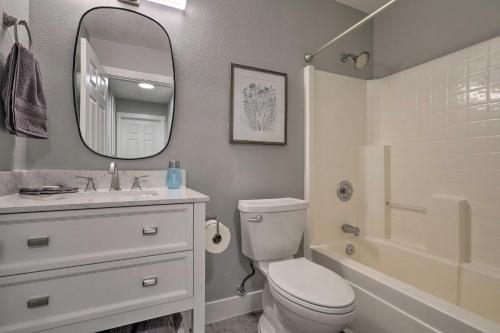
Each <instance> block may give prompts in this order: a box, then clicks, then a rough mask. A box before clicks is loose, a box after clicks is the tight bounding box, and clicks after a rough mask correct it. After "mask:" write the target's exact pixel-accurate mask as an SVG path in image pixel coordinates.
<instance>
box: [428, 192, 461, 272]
mask: <svg viewBox="0 0 500 333" xmlns="http://www.w3.org/2000/svg"><path fill="white" fill-rule="evenodd" d="M427 207H428V212H427V221H426V225H427V229H426V231H427V232H426V238H425V240H426V246H425V248H426V250H427V252H428V253H431V254H434V255H436V256H439V257H441V258H445V259H448V260H451V261H453V262H456V263H463V262H469V261H470V224H469V222H470V207H469V203H468V202H467V200H464V199H462V198H455V197H450V196H442V195H433V196H431V198H430V199H429V203H428V205H427Z"/></svg>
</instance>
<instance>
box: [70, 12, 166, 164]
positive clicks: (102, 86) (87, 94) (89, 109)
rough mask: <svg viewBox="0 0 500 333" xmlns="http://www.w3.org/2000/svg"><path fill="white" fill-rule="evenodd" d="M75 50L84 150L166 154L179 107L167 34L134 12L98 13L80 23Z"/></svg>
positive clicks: (128, 154)
mask: <svg viewBox="0 0 500 333" xmlns="http://www.w3.org/2000/svg"><path fill="white" fill-rule="evenodd" d="M75 44H76V48H75V59H74V96H75V108H76V115H77V121H78V127H79V129H80V136H81V138H82V140H83V142H84V143H85V145H86V146H87V147H88V148H89V149H91V150H92V151H94V152H96V153H98V154H100V155H104V156H109V157H113V158H122V159H136V158H144V157H149V156H154V155H156V154H158V153H160V152H161V151H162V150H163V149H165V147H166V145H167V144H168V141H169V139H170V133H171V130H172V122H173V116H174V106H175V90H174V89H175V82H174V67H173V59H172V50H171V46H170V40H169V37H168V35H167V33H166V31H165V30H164V29H163V28H162V27H161V26H160V25H159V24H158V23H157V22H155V21H154V20H152V19H150V18H148V17H146V16H143V15H142V14H139V13H136V12H133V11H129V10H125V9H120V8H108V7H106V8H94V9H92V10H90V11H88V12H87V13H86V14H85V15H84V16H83V17H82V19H81V21H80V26H79V29H78V35H77V41H76V43H75Z"/></svg>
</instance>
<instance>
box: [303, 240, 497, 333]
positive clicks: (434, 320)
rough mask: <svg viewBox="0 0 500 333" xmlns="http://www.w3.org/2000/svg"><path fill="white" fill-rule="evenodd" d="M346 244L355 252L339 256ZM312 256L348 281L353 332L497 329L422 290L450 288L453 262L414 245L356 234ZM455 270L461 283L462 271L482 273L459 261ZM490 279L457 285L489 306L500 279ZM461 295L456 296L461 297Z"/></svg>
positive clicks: (484, 332)
mask: <svg viewBox="0 0 500 333" xmlns="http://www.w3.org/2000/svg"><path fill="white" fill-rule="evenodd" d="M348 243H351V244H353V245H354V246H355V248H356V253H355V254H354V255H353V256H352V257H347V256H346V255H345V246H346V245H347V244H348ZM312 258H313V260H314V261H315V262H317V263H319V264H321V265H323V266H325V267H327V268H330V269H331V270H333V271H335V272H337V273H338V274H340V275H341V276H342V277H344V278H345V279H347V280H348V281H349V282H350V283H351V284H352V286H353V288H354V290H355V293H356V302H357V304H358V312H357V313H356V319H355V320H354V322H353V324H352V327H351V329H352V330H353V331H354V332H359V333H365V332H366V333H368V332H370V333H371V332H384V333H400V332H409V333H422V332H426V333H427V332H429V333H430V332H433V333H437V332H453V333H496V332H499V331H500V325H499V324H497V323H494V322H492V321H489V320H486V319H484V318H482V317H479V316H478V315H476V314H474V313H472V312H469V311H467V310H464V309H463V308H461V307H458V306H456V305H454V304H451V303H450V302H446V301H444V300H443V299H442V298H439V297H436V296H433V295H431V294H429V293H427V292H425V291H422V290H429V289H439V288H448V289H452V288H453V287H456V286H457V282H456V281H457V279H458V276H457V274H456V271H457V267H456V266H455V265H454V264H453V263H451V262H446V261H443V260H442V259H440V258H438V257H435V256H430V255H427V254H425V253H418V250H411V249H409V248H407V247H404V246H400V245H397V244H394V243H392V242H390V241H386V240H377V239H370V238H356V239H352V240H344V241H339V242H336V243H333V244H331V245H325V246H318V247H314V248H313V249H312ZM398 263H399V264H401V263H402V264H404V265H405V267H404V269H401V267H400V265H398ZM461 271H462V277H461V278H460V280H461V283H463V282H464V278H463V276H464V275H468V274H473V275H474V274H477V273H481V274H484V273H485V272H481V268H479V267H478V266H474V265H469V264H466V265H463V266H462V268H461ZM422 272H425V274H422ZM490 273H491V272H490ZM393 274H394V275H393ZM452 275H453V276H452ZM494 281H496V285H491V284H490V285H487V286H485V288H481V287H480V284H478V283H481V281H479V280H476V279H475V278H473V279H471V280H470V281H469V282H470V283H471V284H470V285H467V286H465V285H462V284H461V285H460V288H461V289H463V291H464V293H465V294H468V295H469V296H470V294H473V293H474V294H476V293H478V294H480V295H481V296H483V299H482V300H483V302H484V303H489V304H490V305H493V304H491V303H490V302H491V301H495V298H496V299H497V300H498V298H499V296H500V295H498V292H499V291H500V285H499V284H498V281H500V280H499V279H498V277H495V278H494ZM413 283H416V284H417V287H418V288H415V287H412V286H411V285H410V284H413ZM445 292H446V291H445ZM455 292H456V290H455ZM465 294H464V295H462V298H463V299H464V301H465ZM440 296H441V297H443V296H444V297H446V296H445V295H440ZM476 301H479V300H477V299H476ZM461 306H463V304H461ZM498 308H499V307H498V304H497V305H494V306H492V307H491V308H490V309H491V310H492V311H493V312H495V311H498ZM490 315H494V313H490V314H489V316H490ZM497 315H498V314H497ZM387 318H390V320H387Z"/></svg>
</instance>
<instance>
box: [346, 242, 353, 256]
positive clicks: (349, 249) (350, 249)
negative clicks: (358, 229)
mask: <svg viewBox="0 0 500 333" xmlns="http://www.w3.org/2000/svg"><path fill="white" fill-rule="evenodd" d="M354 252H356V249H355V248H354V245H352V244H347V246H346V247H345V253H346V254H347V255H348V256H352V255H353V254H354Z"/></svg>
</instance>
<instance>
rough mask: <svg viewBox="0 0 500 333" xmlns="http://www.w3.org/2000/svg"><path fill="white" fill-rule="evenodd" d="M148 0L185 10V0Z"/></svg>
mask: <svg viewBox="0 0 500 333" xmlns="http://www.w3.org/2000/svg"><path fill="white" fill-rule="evenodd" d="M148 1H151V2H156V3H159V4H160V5H164V6H169V7H173V8H177V9H180V10H186V2H187V0H148Z"/></svg>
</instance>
